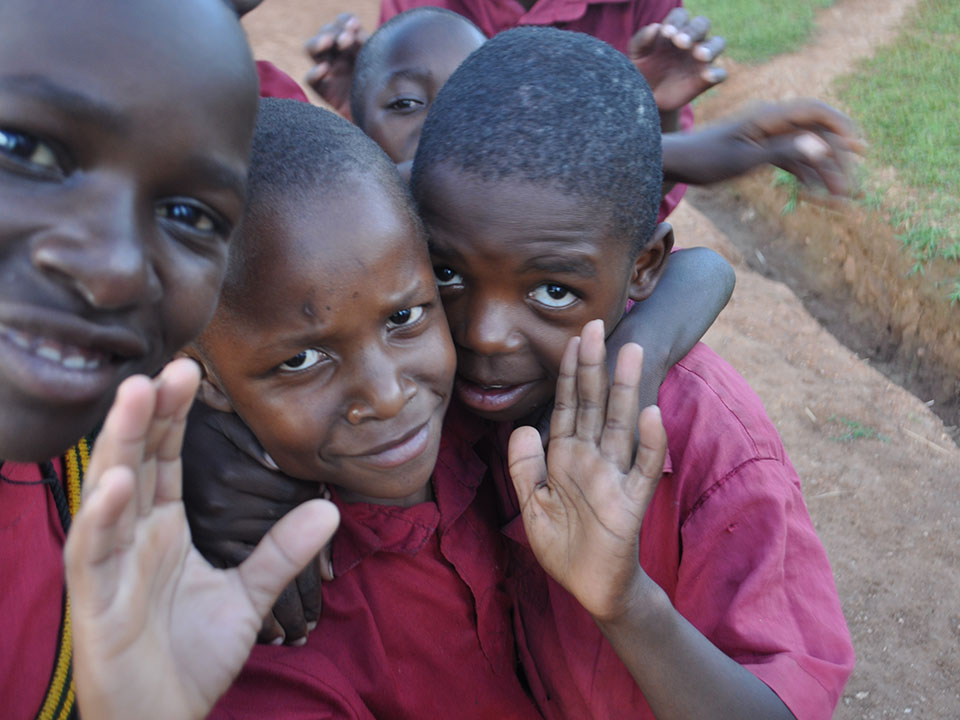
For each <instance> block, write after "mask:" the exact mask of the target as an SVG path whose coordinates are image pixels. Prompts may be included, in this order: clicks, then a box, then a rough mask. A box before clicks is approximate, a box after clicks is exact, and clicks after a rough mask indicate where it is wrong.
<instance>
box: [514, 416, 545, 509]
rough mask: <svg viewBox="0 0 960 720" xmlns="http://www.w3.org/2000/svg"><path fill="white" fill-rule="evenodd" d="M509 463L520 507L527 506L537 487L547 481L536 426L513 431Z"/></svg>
mask: <svg viewBox="0 0 960 720" xmlns="http://www.w3.org/2000/svg"><path fill="white" fill-rule="evenodd" d="M507 463H508V465H509V468H510V479H511V480H513V487H514V488H516V491H517V499H518V500H519V501H520V507H521V508H525V507H526V506H527V503H528V502H529V501H530V498H531V497H532V495H533V493H534V492H535V491H536V490H537V488H538V487H541V486H543V485H544V484H545V483H546V482H547V464H546V461H545V459H544V456H543V445H542V444H541V443H540V434H539V433H538V432H537V431H536V430H535V429H534V428H532V427H530V426H529V425H524V426H523V427H518V428H517V429H516V430H514V431H513V433H511V435H510V443H509V445H508V446H507Z"/></svg>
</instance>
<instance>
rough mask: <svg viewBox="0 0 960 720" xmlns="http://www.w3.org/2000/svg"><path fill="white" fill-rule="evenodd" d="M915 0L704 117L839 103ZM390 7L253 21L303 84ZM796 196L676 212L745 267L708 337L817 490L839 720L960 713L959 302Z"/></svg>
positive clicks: (848, 29)
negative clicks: (348, 24) (790, 208)
mask: <svg viewBox="0 0 960 720" xmlns="http://www.w3.org/2000/svg"><path fill="white" fill-rule="evenodd" d="M914 3H915V0H838V2H837V3H836V5H835V6H834V7H833V8H831V9H828V10H826V11H823V12H822V13H821V14H820V16H819V26H818V27H819V29H818V32H817V35H816V37H815V38H814V39H813V42H812V43H811V44H810V45H808V46H807V47H806V48H804V49H803V50H801V51H800V52H798V53H796V54H793V55H790V56H785V57H783V58H779V59H776V60H774V61H773V62H771V63H768V64H767V65H763V66H760V67H755V68H743V67H737V66H736V65H735V64H733V63H728V66H729V69H730V73H731V77H730V79H729V80H728V81H727V82H726V83H725V84H724V86H723V87H722V88H721V89H719V90H718V91H716V92H714V93H712V94H711V97H710V98H708V99H707V101H706V102H705V103H703V104H702V105H701V106H700V108H698V112H699V113H700V117H701V119H703V118H710V117H719V116H721V115H724V114H728V113H730V112H732V111H733V110H735V109H736V108H737V107H739V106H741V105H742V104H744V103H746V102H749V101H750V100H752V99H757V98H759V99H778V98H787V97H793V96H813V97H820V98H823V99H826V100H828V101H831V102H836V101H835V98H833V97H832V96H831V94H830V82H831V80H832V79H833V78H834V77H835V75H836V74H838V73H841V72H845V71H846V70H847V69H848V68H850V67H851V66H852V63H853V62H854V61H855V60H856V59H857V58H859V57H862V56H864V55H865V54H867V53H870V52H872V49H873V48H875V47H877V46H878V45H880V44H882V43H883V42H886V41H888V40H889V39H891V38H892V37H893V35H894V34H895V32H896V30H897V27H898V23H899V21H900V19H901V18H902V16H903V13H904V12H905V11H906V10H907V9H909V7H911V6H913V5H914ZM377 8H378V3H377V2H376V0H362V1H357V2H352V3H346V2H342V1H341V2H337V0H269V2H266V3H264V5H263V6H262V7H261V8H259V9H258V10H256V11H255V12H253V13H251V15H250V16H249V17H248V18H247V19H246V20H245V25H246V26H247V29H248V32H249V34H250V38H251V41H252V43H253V46H254V49H255V51H256V54H257V56H258V57H259V58H263V59H268V60H272V61H273V62H275V63H276V64H277V65H279V66H280V67H281V68H283V69H284V70H286V71H287V72H289V73H290V74H291V75H293V76H294V77H295V78H297V79H300V78H302V76H303V74H304V73H305V72H306V70H307V68H308V66H309V63H308V61H307V59H306V57H305V56H304V55H303V53H302V50H301V47H302V44H303V41H304V40H306V38H307V37H308V36H309V35H311V34H312V33H313V32H314V31H315V30H316V29H317V28H318V27H319V26H320V25H321V24H322V23H323V22H326V21H327V20H329V19H331V18H333V17H334V16H335V15H336V14H337V13H338V12H342V11H344V10H349V11H352V12H355V13H357V14H358V15H360V16H361V18H362V19H363V20H364V22H365V23H366V25H367V27H373V25H374V23H375V21H376V17H377ZM761 21H762V19H761ZM717 32H720V33H722V28H717ZM783 202H784V198H783V197H782V196H780V195H778V194H777V193H776V191H774V190H772V189H771V182H770V176H769V175H768V174H764V173H759V174H757V175H756V176H753V177H751V178H749V179H747V180H745V181H743V182H741V183H738V184H736V185H735V186H734V187H733V189H732V190H731V189H729V188H710V189H708V190H699V191H697V192H692V193H691V194H690V196H689V198H688V202H684V203H682V204H681V206H680V208H678V210H677V211H676V212H675V213H674V215H673V216H672V218H671V219H672V222H673V224H674V226H675V228H676V231H677V237H678V239H679V241H680V242H681V244H685V245H707V246H710V247H713V248H714V249H716V250H717V251H719V252H721V253H722V254H723V255H724V256H725V257H727V259H728V260H729V261H730V262H731V263H732V264H733V265H734V267H735V268H736V271H737V289H736V291H735V293H734V296H733V299H732V300H731V302H730V304H729V306H728V307H727V308H726V310H724V312H723V313H722V314H721V316H720V318H719V319H718V320H717V322H716V323H715V325H714V326H713V328H711V330H710V331H709V332H708V334H707V336H706V338H705V340H706V342H707V343H708V344H710V345H711V346H712V347H713V348H714V349H715V350H717V351H718V352H719V353H720V354H721V355H723V356H724V357H725V358H726V359H727V360H728V361H730V362H731V363H732V364H733V365H734V366H735V367H736V368H737V369H738V370H739V371H740V372H741V373H742V374H743V375H744V376H745V377H746V378H747V380H749V382H750V383H751V385H752V386H753V387H754V388H755V389H756V390H757V392H758V393H759V395H760V397H761V398H763V400H764V403H765V405H766V407H767V411H768V413H769V414H770V416H771V417H772V418H773V420H774V422H775V424H776V426H777V428H778V429H779V431H780V433H781V435H782V436H783V439H784V442H785V444H786V447H787V449H788V451H789V452H790V455H791V458H792V460H793V462H794V464H795V465H796V467H797V469H798V471H799V472H800V475H801V477H802V478H803V480H804V492H805V496H806V500H807V504H808V506H809V508H810V512H811V514H812V516H813V519H814V522H815V524H816V526H817V529H818V531H819V533H820V536H821V538H822V539H823V542H824V545H825V546H826V548H827V552H828V553H829V555H830V558H831V562H832V564H833V569H834V573H835V576H836V580H837V586H838V589H839V591H840V597H841V600H842V601H843V605H844V611H845V613H846V617H847V621H848V623H849V625H850V629H851V632H852V634H853V638H854V644H855V646H856V648H857V654H858V664H857V668H856V670H855V672H854V674H853V677H852V678H851V679H850V682H849V683H848V685H847V688H846V690H845V692H844V696H843V699H842V700H841V702H840V705H839V708H838V710H837V713H836V717H837V718H842V719H844V720H852V719H854V718H893V717H904V716H907V717H915V718H931V719H932V718H936V719H938V720H939V719H943V720H948V719H949V720H956V719H957V718H960V450H958V448H957V446H956V444H955V442H954V440H953V438H952V437H951V432H950V431H951V428H949V427H948V425H945V424H944V422H943V421H942V420H941V418H940V417H938V416H937V415H936V414H934V412H933V411H932V410H931V408H930V407H929V406H928V404H927V403H926V402H925V401H929V400H931V399H933V400H935V402H934V407H935V408H937V407H944V406H946V407H947V408H949V407H950V404H951V403H953V404H954V406H956V404H957V403H958V400H957V395H958V393H957V386H956V378H957V377H958V375H960V373H958V369H960V361H957V362H956V364H950V363H951V362H954V360H955V359H956V358H957V356H958V355H960V350H958V349H960V335H958V333H960V329H958V325H960V323H957V322H956V310H955V309H954V310H953V313H954V314H953V315H947V314H944V313H943V312H941V310H940V307H942V306H946V307H949V306H947V304H946V303H944V302H943V301H942V297H940V298H937V299H936V301H932V300H931V299H930V298H929V297H928V296H927V295H925V294H924V293H923V291H922V290H921V289H919V288H918V287H915V286H912V285H911V284H910V282H912V281H908V280H905V275H906V269H907V268H908V267H909V264H908V263H907V262H906V261H905V260H904V259H903V258H902V256H901V255H900V254H899V248H898V247H897V245H896V241H895V240H894V239H893V238H892V237H891V236H890V233H889V230H888V229H885V228H884V227H883V226H882V223H880V222H878V221H875V220H873V219H871V218H869V217H867V216H866V215H865V214H864V213H862V212H861V211H860V210H859V209H858V208H856V207H854V206H852V205H849V204H848V205H845V206H842V207H840V208H839V209H837V208H824V207H821V206H820V205H811V204H802V205H801V207H800V208H799V210H798V212H797V213H795V214H794V215H791V216H789V217H787V218H783V217H781V216H780V213H779V211H780V208H781V207H782V205H783ZM884 233H886V235H884ZM841 248H842V249H841ZM936 302H939V303H940V305H937V304H936ZM951 320H952V322H950V321H951ZM850 348H853V349H850ZM951 358H954V360H951ZM878 368H879V369H878ZM931 368H932V369H931ZM945 369H946V370H945ZM880 370H884V371H885V372H886V373H887V374H886V375H885V374H883V373H882V372H881V371H880ZM944 378H948V379H949V380H951V381H953V383H954V384H953V385H952V386H950V384H949V383H948V382H945V381H944ZM904 385H906V386H908V387H911V388H918V389H915V392H920V393H921V396H920V397H919V398H918V397H916V396H915V395H913V394H911V393H910V392H908V391H907V390H905V389H904V387H903V386H904ZM945 416H946V417H955V415H950V414H949V412H945ZM950 424H957V423H956V421H955V420H953V421H951V422H950Z"/></svg>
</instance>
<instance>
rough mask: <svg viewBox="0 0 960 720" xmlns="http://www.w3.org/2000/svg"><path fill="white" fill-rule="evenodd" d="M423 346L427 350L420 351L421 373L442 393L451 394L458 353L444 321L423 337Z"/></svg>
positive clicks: (419, 364)
mask: <svg viewBox="0 0 960 720" xmlns="http://www.w3.org/2000/svg"><path fill="white" fill-rule="evenodd" d="M422 347H423V348H424V349H427V348H429V350H428V351H427V352H419V353H418V357H417V361H418V367H420V368H421V373H420V374H421V375H422V376H423V377H425V378H427V379H428V382H429V384H430V387H431V388H432V389H433V390H434V391H435V392H437V393H438V394H442V395H449V393H450V391H451V389H452V388H453V376H454V374H455V373H456V370H457V354H456V350H455V349H454V346H453V340H452V339H451V338H450V331H449V330H448V329H447V327H446V326H445V325H443V324H442V323H437V324H436V325H435V326H434V328H433V329H432V330H431V331H430V332H429V333H427V334H426V335H425V336H424V337H423V343H422Z"/></svg>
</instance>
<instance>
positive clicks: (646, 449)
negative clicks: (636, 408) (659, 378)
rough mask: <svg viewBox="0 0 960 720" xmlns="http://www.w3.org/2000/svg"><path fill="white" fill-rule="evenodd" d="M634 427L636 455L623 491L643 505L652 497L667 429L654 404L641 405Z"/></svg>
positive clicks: (665, 444)
mask: <svg viewBox="0 0 960 720" xmlns="http://www.w3.org/2000/svg"><path fill="white" fill-rule="evenodd" d="M637 428H638V430H639V445H638V447H637V456H636V459H635V460H634V463H633V468H632V469H631V471H630V473H629V475H627V479H626V482H625V484H624V490H625V491H626V492H628V493H629V494H630V496H631V497H632V498H633V499H634V500H635V501H637V502H638V503H641V504H646V503H649V502H650V498H652V497H653V492H654V490H656V486H657V482H659V480H660V475H661V474H662V473H663V463H664V459H665V458H666V455H667V432H666V430H665V429H664V427H663V420H662V418H661V417H660V408H658V407H657V406H656V405H651V406H649V407H646V408H644V409H643V412H641V413H640V419H639V420H638V422H637Z"/></svg>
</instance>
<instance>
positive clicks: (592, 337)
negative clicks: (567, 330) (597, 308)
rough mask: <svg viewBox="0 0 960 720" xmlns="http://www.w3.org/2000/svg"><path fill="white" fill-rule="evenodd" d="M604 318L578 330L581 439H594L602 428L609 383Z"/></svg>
mask: <svg viewBox="0 0 960 720" xmlns="http://www.w3.org/2000/svg"><path fill="white" fill-rule="evenodd" d="M605 340H606V336H605V335H604V331H603V320H591V321H590V322H588V323H587V324H586V325H584V326H583V332H581V333H580V351H579V353H577V430H576V435H577V437H578V438H580V439H581V440H587V441H590V442H597V441H599V440H600V434H601V433H602V432H603V423H604V420H605V416H606V410H607V396H608V395H609V392H610V385H609V381H608V375H607V352H606V347H605V345H604V341H605Z"/></svg>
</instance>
